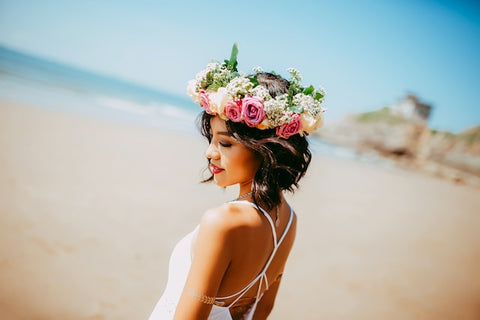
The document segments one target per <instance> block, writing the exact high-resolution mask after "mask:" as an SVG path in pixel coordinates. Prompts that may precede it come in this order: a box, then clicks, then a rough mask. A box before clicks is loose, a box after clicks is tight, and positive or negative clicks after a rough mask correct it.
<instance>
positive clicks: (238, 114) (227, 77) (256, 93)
mask: <svg viewBox="0 0 480 320" xmlns="http://www.w3.org/2000/svg"><path fill="white" fill-rule="evenodd" d="M237 54H238V46H237V44H234V45H233V48H232V54H231V56H230V60H225V61H224V62H223V63H219V62H212V63H209V64H207V67H206V68H205V69H204V70H202V71H200V72H199V73H198V74H197V75H196V77H195V79H193V80H190V81H189V82H188V87H187V93H188V95H189V96H190V97H191V98H192V100H193V101H194V102H195V103H199V104H200V106H201V107H202V108H203V109H204V110H205V112H207V113H209V114H211V115H218V116H219V117H220V118H222V119H223V120H226V121H227V120H230V121H233V122H243V123H245V124H246V125H248V126H249V127H255V128H258V129H261V130H264V129H273V128H275V129H276V134H277V136H279V137H282V138H285V139H288V137H290V136H292V135H294V134H297V133H299V134H301V135H303V134H307V135H308V134H309V133H310V132H312V131H314V130H316V129H318V128H319V127H320V126H321V125H322V123H323V113H324V112H325V110H326V109H324V108H322V107H321V103H322V102H323V98H324V96H325V90H324V89H323V88H322V87H320V88H319V89H317V90H315V89H314V87H313V86H309V87H307V88H304V87H302V86H301V85H300V81H301V79H302V78H301V75H300V72H299V71H298V70H296V69H294V68H289V69H288V72H289V73H290V74H291V76H292V78H291V79H290V81H289V83H290V86H289V89H288V93H285V94H279V95H277V96H276V97H275V98H273V97H272V96H271V95H270V94H269V92H268V90H267V89H266V88H265V87H264V86H262V85H261V84H259V82H258V80H257V75H258V74H260V73H263V70H262V68H260V67H257V68H254V69H253V71H254V72H255V75H252V76H246V75H244V74H241V73H239V72H238V71H237ZM271 73H272V74H274V75H276V74H275V73H274V72H271Z"/></svg>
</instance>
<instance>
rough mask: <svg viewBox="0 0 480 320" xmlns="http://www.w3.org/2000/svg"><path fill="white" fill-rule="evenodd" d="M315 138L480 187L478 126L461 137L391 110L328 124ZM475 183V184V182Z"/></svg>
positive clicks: (381, 110)
mask: <svg viewBox="0 0 480 320" xmlns="http://www.w3.org/2000/svg"><path fill="white" fill-rule="evenodd" d="M318 136H319V137H320V138H321V139H323V140H325V141H328V142H331V143H335V144H339V145H343V146H347V147H349V148H352V149H354V150H356V151H358V152H372V151H375V152H377V153H378V154H380V155H382V156H385V157H388V158H391V159H394V160H396V161H398V162H400V163H403V164H406V165H408V166H409V167H413V168H416V169H420V170H424V171H428V172H430V173H433V174H435V175H438V176H443V177H446V178H450V179H451V180H454V181H457V182H465V181H466V180H469V181H474V182H475V183H474V184H477V182H478V185H480V126H477V127H475V128H471V129H469V130H466V131H464V132H462V133H460V134H452V133H448V132H439V131H434V130H430V129H429V128H428V126H427V123H426V122H425V121H418V120H412V119H407V118H405V117H402V116H400V115H398V114H396V113H395V112H393V111H392V110H391V109H390V108H383V109H380V110H377V111H373V112H366V113H360V114H352V115H349V116H348V117H346V118H344V119H342V120H340V121H336V122H330V123H328V122H327V124H326V125H325V126H324V127H323V128H322V130H319V133H318ZM477 180H478V181H477Z"/></svg>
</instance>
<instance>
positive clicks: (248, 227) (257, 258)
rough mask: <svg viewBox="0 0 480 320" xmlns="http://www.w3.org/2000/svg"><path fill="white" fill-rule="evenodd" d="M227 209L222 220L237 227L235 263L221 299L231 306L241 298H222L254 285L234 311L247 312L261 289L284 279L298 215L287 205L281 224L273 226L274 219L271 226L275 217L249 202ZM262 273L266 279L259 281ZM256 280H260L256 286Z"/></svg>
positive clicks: (282, 210) (222, 287) (281, 210)
mask: <svg viewBox="0 0 480 320" xmlns="http://www.w3.org/2000/svg"><path fill="white" fill-rule="evenodd" d="M223 210H225V211H224V212H222V213H223V214H224V216H223V217H222V218H221V219H225V223H229V224H232V225H234V226H235V227H234V228H235V229H236V230H235V231H234V232H233V234H234V236H233V237H232V245H231V251H232V253H231V262H230V265H229V267H228V270H227V272H226V273H225V274H224V276H223V279H222V281H221V284H220V287H219V290H218V294H217V300H218V301H221V302H224V303H225V305H227V306H228V305H230V304H231V303H232V302H234V301H235V299H237V298H238V296H233V297H231V298H228V299H220V298H221V297H229V296H232V295H233V294H235V293H240V292H241V291H242V290H243V289H245V288H246V286H248V285H249V284H250V285H252V286H251V288H250V289H248V290H246V291H245V292H241V293H243V295H242V297H241V299H240V300H239V301H238V302H236V303H235V305H234V306H233V308H232V309H233V310H236V309H242V310H243V309H244V307H245V306H250V305H251V304H252V303H253V302H254V301H255V300H256V298H257V293H258V291H259V290H260V293H263V292H264V291H265V290H266V289H267V286H270V285H271V284H272V283H274V282H275V280H279V279H280V276H281V274H282V272H283V268H284V266H285V263H286V261H287V258H288V255H289V253H290V251H291V248H292V246H293V242H294V240H295V231H296V215H295V214H294V213H293V211H292V210H291V208H290V206H289V205H288V204H287V203H286V202H284V205H282V206H281V207H280V208H279V219H278V223H273V220H274V219H272V223H271V222H270V221H269V218H270V219H271V216H272V215H271V214H269V213H267V212H266V211H264V210H263V209H257V208H255V206H254V205H253V204H252V203H249V202H243V201H242V202H234V203H228V204H226V205H225V207H224V209H223ZM262 211H263V212H262ZM267 215H268V217H267ZM273 216H274V217H275V216H276V214H273ZM277 246H278V247H277ZM270 258H271V261H269V259H270ZM267 263H268V265H267ZM264 268H265V270H264ZM262 272H263V273H264V274H265V279H264V280H262V281H260V279H256V278H257V277H259V276H260V275H261V274H262ZM253 280H257V281H255V283H252V281H253ZM260 285H261V288H259V286H260ZM218 297H220V298H218ZM233 310H232V311H233Z"/></svg>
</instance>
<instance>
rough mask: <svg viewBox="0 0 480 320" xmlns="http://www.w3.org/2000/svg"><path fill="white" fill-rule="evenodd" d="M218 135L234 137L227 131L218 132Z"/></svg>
mask: <svg viewBox="0 0 480 320" xmlns="http://www.w3.org/2000/svg"><path fill="white" fill-rule="evenodd" d="M216 134H219V135H222V136H227V137H231V136H232V135H231V134H230V133H228V132H227V131H217V132H216Z"/></svg>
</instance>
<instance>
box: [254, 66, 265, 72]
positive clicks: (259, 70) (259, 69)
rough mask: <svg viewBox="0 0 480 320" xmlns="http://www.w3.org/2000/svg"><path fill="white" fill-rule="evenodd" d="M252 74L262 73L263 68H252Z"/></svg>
mask: <svg viewBox="0 0 480 320" xmlns="http://www.w3.org/2000/svg"><path fill="white" fill-rule="evenodd" d="M253 72H255V73H263V72H264V71H263V68H262V67H255V68H253Z"/></svg>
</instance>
